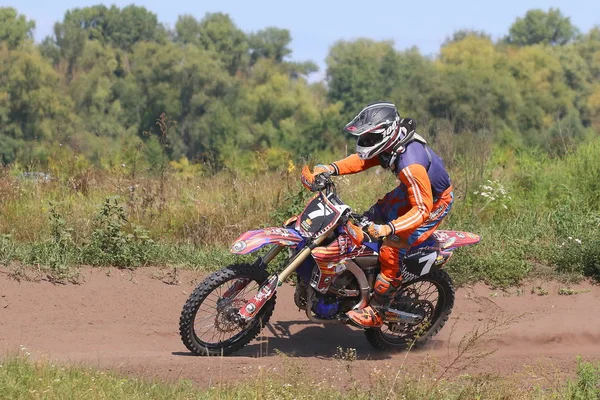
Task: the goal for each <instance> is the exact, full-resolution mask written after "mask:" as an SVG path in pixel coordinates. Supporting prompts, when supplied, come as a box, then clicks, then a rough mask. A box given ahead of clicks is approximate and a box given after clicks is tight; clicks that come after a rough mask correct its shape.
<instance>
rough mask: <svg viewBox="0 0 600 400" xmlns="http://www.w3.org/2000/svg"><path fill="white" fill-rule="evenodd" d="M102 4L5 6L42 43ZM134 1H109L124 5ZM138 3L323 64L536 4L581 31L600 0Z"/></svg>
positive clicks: (491, 21) (498, 30) (435, 37)
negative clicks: (56, 28)
mask: <svg viewBox="0 0 600 400" xmlns="http://www.w3.org/2000/svg"><path fill="white" fill-rule="evenodd" d="M6 1H7V0H5V2H6ZM99 3H102V1H98V0H96V1H94V0H53V1H49V0H44V1H42V0H8V4H6V3H5V5H7V6H11V7H14V8H16V9H17V10H18V11H19V12H20V13H21V14H25V15H26V16H27V17H28V18H30V19H33V20H35V21H36V23H37V29H36V31H35V38H36V40H38V41H39V40H41V39H42V38H43V37H45V36H46V35H49V34H51V33H52V26H53V24H54V22H56V21H58V20H61V19H62V17H63V15H64V13H65V11H66V10H68V9H70V8H75V7H85V6H90V5H94V4H99ZM131 3H132V1H111V2H104V4H106V5H110V4H116V5H118V6H125V5H127V4H131ZM134 3H135V4H136V5H140V6H144V7H146V8H148V9H149V10H151V11H152V12H154V13H156V14H157V15H158V19H159V20H160V21H161V22H163V23H165V24H166V25H167V26H174V24H175V21H176V20H177V16H178V15H181V14H192V15H194V16H195V17H196V18H198V19H200V18H202V17H203V16H204V14H205V13H206V12H217V11H221V12H225V13H228V14H229V15H230V16H231V17H232V18H233V20H234V21H235V23H236V24H237V25H238V26H239V27H240V28H241V29H242V30H244V31H246V32H248V31H255V30H259V29H261V28H264V27H267V26H277V27H280V28H286V29H289V30H290V31H291V34H292V38H293V42H292V49H293V51H294V53H293V55H292V58H293V59H294V60H307V59H310V60H313V61H315V62H317V64H319V65H320V66H321V68H322V69H324V66H325V57H326V56H327V52H328V50H329V46H330V45H331V44H333V43H334V42H335V41H336V40H338V39H354V38H358V37H369V38H373V39H377V40H384V39H385V40H388V39H391V40H393V41H394V42H395V44H396V47H397V48H398V49H405V48H410V47H412V46H417V47H419V48H420V49H421V51H422V53H424V54H435V53H437V51H438V50H439V47H440V45H441V43H442V42H443V41H444V40H445V38H446V37H447V36H448V35H450V34H452V32H454V31H456V30H458V29H461V28H469V29H477V30H483V31H485V32H488V33H489V34H491V35H492V37H494V38H498V37H502V36H504V35H505V34H506V32H507V31H508V28H509V26H510V25H511V24H512V23H513V22H514V20H515V19H516V18H517V17H519V16H523V15H524V14H525V12H526V11H527V10H529V9H531V8H542V9H548V8H549V7H555V8H556V7H557V8H560V10H561V11H562V12H563V14H564V15H566V16H569V17H571V21H572V22H573V23H574V24H575V25H576V26H577V27H579V28H580V29H581V30H583V31H587V30H589V29H590V28H591V27H593V26H594V25H600V1H599V0H553V1H541V0H502V1H498V0H495V1H486V0H479V1H476V0H454V1H442V0H435V1H423V0H420V1H419V0H417V1H412V2H407V1H401V0H396V1H394V0H375V1H373V0H362V1H356V0H346V1H339V0H333V1H332V0H321V1H317V0H303V1H298V2H289V1H285V0H254V1H253V0H218V1H211V2H203V1H183V0H167V1H165V0H138V1H135V2H134ZM323 73H324V71H321V73H320V74H323Z"/></svg>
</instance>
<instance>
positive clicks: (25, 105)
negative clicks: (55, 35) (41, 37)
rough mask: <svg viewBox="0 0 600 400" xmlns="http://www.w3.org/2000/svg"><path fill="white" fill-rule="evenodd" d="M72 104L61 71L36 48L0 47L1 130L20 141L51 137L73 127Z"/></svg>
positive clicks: (0, 131) (66, 132)
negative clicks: (61, 86)
mask: <svg viewBox="0 0 600 400" xmlns="http://www.w3.org/2000/svg"><path fill="white" fill-rule="evenodd" d="M72 110H73V105H72V103H71V102H70V99H68V97H66V96H64V94H63V93H62V91H61V90H60V81H59V76H58V74H57V73H56V72H55V71H54V70H53V69H52V66H51V65H50V64H49V63H47V62H46V60H44V59H43V58H42V57H41V55H40V54H39V52H38V51H37V50H36V49H35V48H23V49H17V50H12V51H11V50H8V49H7V48H6V47H4V46H0V122H1V124H0V133H2V134H3V135H6V136H8V137H11V138H13V139H17V140H48V139H54V138H55V137H56V135H58V134H65V135H66V134H68V133H69V132H70V131H71V130H72V128H73V122H74V118H73V115H72V114H71V112H72Z"/></svg>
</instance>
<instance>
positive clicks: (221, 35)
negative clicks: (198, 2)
mask: <svg viewBox="0 0 600 400" xmlns="http://www.w3.org/2000/svg"><path fill="white" fill-rule="evenodd" d="M198 33H199V39H198V42H199V44H200V45H201V46H202V47H204V48H205V49H206V50H209V51H211V52H212V53H213V54H214V55H215V56H216V57H217V58H219V59H220V60H221V61H222V62H223V65H224V66H225V69H226V70H227V71H229V73H230V74H231V75H234V74H235V73H236V72H237V71H238V70H239V69H240V68H241V67H242V65H243V62H244V56H245V55H246V51H247V50H248V42H247V39H246V35H245V34H244V32H242V31H241V30H240V29H238V28H237V27H236V26H235V24H234V23H233V21H232V20H231V18H230V17H229V15H227V14H223V13H214V14H213V13H207V14H206V16H205V17H204V18H203V19H202V21H200V24H199V26H198Z"/></svg>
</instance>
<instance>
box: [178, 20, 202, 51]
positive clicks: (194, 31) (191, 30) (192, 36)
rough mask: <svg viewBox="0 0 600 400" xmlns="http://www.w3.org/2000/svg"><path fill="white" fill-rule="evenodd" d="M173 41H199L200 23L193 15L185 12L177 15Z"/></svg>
mask: <svg viewBox="0 0 600 400" xmlns="http://www.w3.org/2000/svg"><path fill="white" fill-rule="evenodd" d="M174 39H175V41H176V42H180V43H184V44H187V43H193V44H199V43H200V23H199V22H198V20H197V19H196V18H194V16H192V15H189V14H185V15H180V16H179V17H177V22H176V23H175V38H174Z"/></svg>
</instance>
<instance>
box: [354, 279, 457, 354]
mask: <svg viewBox="0 0 600 400" xmlns="http://www.w3.org/2000/svg"><path fill="white" fill-rule="evenodd" d="M418 282H431V283H433V284H434V285H436V288H437V289H438V293H439V298H438V303H437V305H436V309H435V311H434V316H433V318H432V321H431V326H430V327H429V328H428V329H427V330H426V331H425V332H423V334H422V335H420V336H417V337H414V336H408V337H406V338H405V340H402V339H401V338H398V339H399V340H398V341H396V342H393V343H392V342H390V341H389V340H388V339H386V337H385V336H384V334H383V332H382V331H381V328H370V329H365V335H366V336H367V340H368V341H369V343H370V344H371V346H373V347H375V348H376V349H379V350H386V351H394V350H405V349H407V348H419V347H421V346H423V345H424V344H425V343H426V342H427V341H428V340H430V339H431V338H432V337H434V336H435V335H437V334H438V332H439V331H440V330H441V329H442V328H443V327H444V325H445V324H446V321H448V318H450V314H451V313H452V308H453V307H454V297H455V293H454V284H453V283H452V278H450V276H449V275H448V273H447V272H446V271H444V270H441V269H438V270H435V271H433V272H431V273H430V274H428V275H426V276H424V277H421V278H418V279H415V280H414V281H411V282H408V283H407V284H406V286H405V287H408V286H410V285H412V284H415V283H418ZM440 302H441V304H440Z"/></svg>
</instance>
